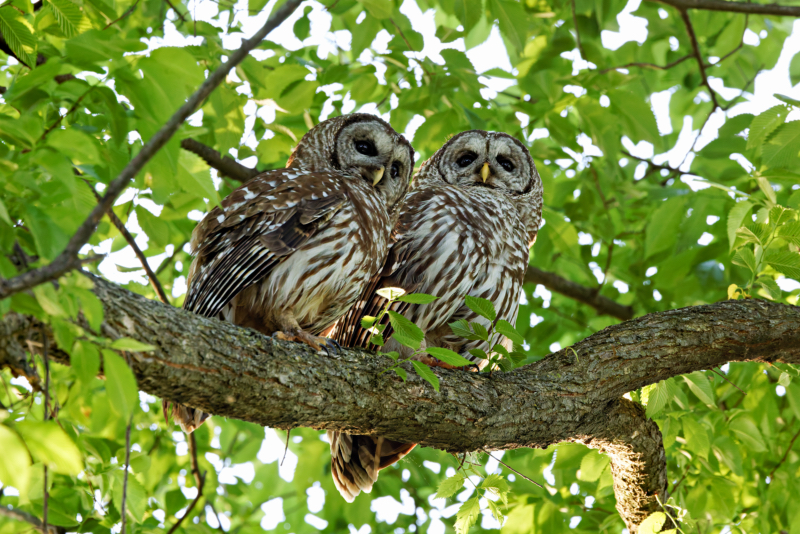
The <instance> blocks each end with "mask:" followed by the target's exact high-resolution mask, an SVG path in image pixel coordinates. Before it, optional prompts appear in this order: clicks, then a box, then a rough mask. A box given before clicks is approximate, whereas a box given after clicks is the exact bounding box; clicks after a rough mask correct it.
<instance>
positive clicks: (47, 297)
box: [33, 282, 67, 317]
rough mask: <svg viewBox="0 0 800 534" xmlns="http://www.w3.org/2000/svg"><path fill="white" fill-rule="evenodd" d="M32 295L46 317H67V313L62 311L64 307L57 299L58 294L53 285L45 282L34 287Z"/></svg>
mask: <svg viewBox="0 0 800 534" xmlns="http://www.w3.org/2000/svg"><path fill="white" fill-rule="evenodd" d="M33 294H34V295H36V301H37V302H38V303H39V306H41V307H42V309H43V310H44V311H45V313H47V314H48V315H54V316H56V317H66V316H67V312H66V311H64V307H63V306H62V305H61V301H60V300H59V298H58V293H56V289H55V287H53V284H51V283H50V282H45V283H44V284H41V285H38V286H36V287H34V288H33Z"/></svg>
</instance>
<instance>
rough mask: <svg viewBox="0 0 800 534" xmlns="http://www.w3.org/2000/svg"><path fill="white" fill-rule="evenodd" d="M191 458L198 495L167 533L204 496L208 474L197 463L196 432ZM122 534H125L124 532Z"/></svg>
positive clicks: (174, 527)
mask: <svg viewBox="0 0 800 534" xmlns="http://www.w3.org/2000/svg"><path fill="white" fill-rule="evenodd" d="M189 455H190V456H189V458H190V459H191V462H192V475H194V482H195V485H196V487H197V495H196V496H195V498H194V500H193V501H192V502H191V503H190V504H189V507H188V508H186V511H185V512H184V513H183V515H182V516H181V517H180V518H179V519H178V520H177V521H176V522H175V524H174V525H172V528H170V529H169V532H168V533H167V534H172V533H173V532H175V531H176V530H177V529H178V527H179V526H181V523H183V520H184V519H186V518H187V517H189V514H191V513H192V510H194V507H195V506H197V503H198V501H200V498H201V497H202V496H203V486H204V485H205V481H206V474H205V473H203V474H202V475H201V474H200V467H199V465H198V463H197V441H196V440H195V437H194V433H191V434H189ZM122 534H125V533H124V532H123V533H122Z"/></svg>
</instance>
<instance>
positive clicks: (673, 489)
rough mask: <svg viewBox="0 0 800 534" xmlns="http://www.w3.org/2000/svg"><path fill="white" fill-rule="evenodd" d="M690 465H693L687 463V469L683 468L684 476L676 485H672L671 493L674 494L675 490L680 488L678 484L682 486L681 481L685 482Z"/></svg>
mask: <svg viewBox="0 0 800 534" xmlns="http://www.w3.org/2000/svg"><path fill="white" fill-rule="evenodd" d="M690 467H691V465H687V466H686V469H684V470H683V476H682V477H681V478H680V479H678V481H677V482H676V483H675V485H674V486H672V489H671V490H670V494H674V493H675V490H677V489H678V486H680V485H681V483H683V481H684V479H685V478H686V475H688V474H689V468H690Z"/></svg>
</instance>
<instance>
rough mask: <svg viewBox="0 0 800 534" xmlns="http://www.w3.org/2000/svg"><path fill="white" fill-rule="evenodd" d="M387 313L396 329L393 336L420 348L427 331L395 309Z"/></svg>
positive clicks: (404, 343)
mask: <svg viewBox="0 0 800 534" xmlns="http://www.w3.org/2000/svg"><path fill="white" fill-rule="evenodd" d="M387 313H388V315H389V322H390V323H391V324H392V328H393V329H394V333H393V334H392V337H393V338H394V339H396V340H397V341H398V342H399V343H400V344H402V345H404V346H406V347H411V348H413V349H414V350H419V347H420V344H421V343H422V340H423V339H424V338H425V333H424V332H423V331H422V330H421V329H420V327H418V326H417V325H415V324H414V323H412V322H411V321H409V320H408V319H406V318H405V317H403V316H402V315H400V314H399V313H397V312H395V311H392V310H389V311H388V312H387Z"/></svg>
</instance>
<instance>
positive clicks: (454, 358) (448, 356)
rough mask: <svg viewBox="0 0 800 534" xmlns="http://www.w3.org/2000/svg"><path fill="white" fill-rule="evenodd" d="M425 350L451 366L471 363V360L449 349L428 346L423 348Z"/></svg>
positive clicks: (462, 365)
mask: <svg viewBox="0 0 800 534" xmlns="http://www.w3.org/2000/svg"><path fill="white" fill-rule="evenodd" d="M425 352H427V353H428V354H430V355H431V356H433V357H434V358H436V359H437V360H439V361H441V362H444V363H446V364H449V365H452V366H453V367H464V366H466V365H472V362H471V361H469V360H468V359H466V358H464V357H463V356H461V355H460V354H459V353H457V352H455V351H452V350H450V349H445V348H442V347H428V348H426V349H425Z"/></svg>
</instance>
